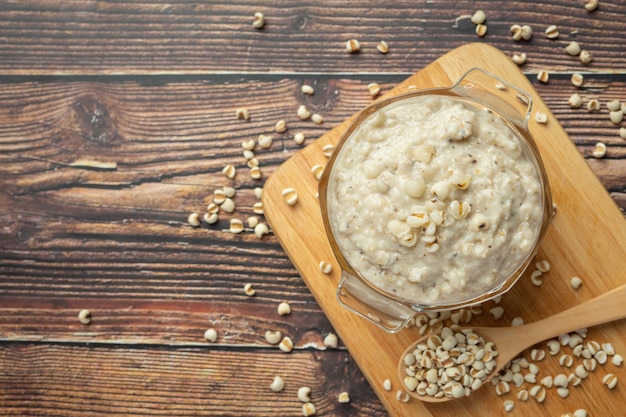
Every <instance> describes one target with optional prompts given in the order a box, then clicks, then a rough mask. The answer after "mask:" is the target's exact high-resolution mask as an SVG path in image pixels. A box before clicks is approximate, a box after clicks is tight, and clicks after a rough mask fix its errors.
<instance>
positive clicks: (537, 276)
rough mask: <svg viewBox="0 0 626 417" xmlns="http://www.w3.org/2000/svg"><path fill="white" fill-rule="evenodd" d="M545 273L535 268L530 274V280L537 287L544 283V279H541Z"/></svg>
mask: <svg viewBox="0 0 626 417" xmlns="http://www.w3.org/2000/svg"><path fill="white" fill-rule="evenodd" d="M542 275H543V272H541V271H540V270H538V269H535V270H534V271H533V272H532V273H531V274H530V282H532V284H533V285H534V286H536V287H540V286H541V285H543V280H542V279H541V276H542Z"/></svg>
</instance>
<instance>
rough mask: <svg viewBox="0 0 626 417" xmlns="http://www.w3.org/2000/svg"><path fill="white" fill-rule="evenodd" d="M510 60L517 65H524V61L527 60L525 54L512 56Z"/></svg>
mask: <svg viewBox="0 0 626 417" xmlns="http://www.w3.org/2000/svg"><path fill="white" fill-rule="evenodd" d="M511 59H512V60H513V62H515V63H516V64H517V65H524V64H525V63H526V59H527V57H526V52H522V53H520V54H513V57H512V58H511Z"/></svg>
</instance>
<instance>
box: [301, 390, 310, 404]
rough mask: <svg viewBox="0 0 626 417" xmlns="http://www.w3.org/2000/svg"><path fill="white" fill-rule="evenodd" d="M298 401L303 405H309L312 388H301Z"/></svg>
mask: <svg viewBox="0 0 626 417" xmlns="http://www.w3.org/2000/svg"><path fill="white" fill-rule="evenodd" d="M298 399H299V400H300V401H302V402H303V403H308V402H310V401H311V388H309V387H300V388H298Z"/></svg>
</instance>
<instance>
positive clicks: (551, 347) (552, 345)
mask: <svg viewBox="0 0 626 417" xmlns="http://www.w3.org/2000/svg"><path fill="white" fill-rule="evenodd" d="M546 346H547V347H548V351H549V352H550V355H553V356H554V355H556V354H558V353H559V352H560V351H561V343H559V341H558V340H554V339H552V340H548V341H547V342H546Z"/></svg>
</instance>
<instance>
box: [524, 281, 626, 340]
mask: <svg viewBox="0 0 626 417" xmlns="http://www.w3.org/2000/svg"><path fill="white" fill-rule="evenodd" d="M625 317H626V284H623V285H620V286H619V287H617V288H614V289H612V290H611V291H608V292H606V293H604V294H601V295H599V296H597V297H595V298H592V299H591V300H587V301H585V302H583V303H580V304H577V305H575V306H573V307H570V308H568V309H567V310H563V311H561V312H559V313H556V314H554V315H552V316H550V317H546V318H544V319H541V320H538V321H536V322H533V323H530V324H527V325H525V326H523V327H525V329H527V332H524V333H526V337H528V339H532V340H533V342H532V343H530V340H529V344H528V346H532V345H534V344H535V343H538V342H541V341H543V340H547V339H550V338H552V337H555V336H558V335H560V334H563V333H569V332H572V331H574V330H578V329H582V328H586V327H592V326H597V325H599V324H603V323H609V322H611V321H614V320H619V319H622V318H625Z"/></svg>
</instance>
